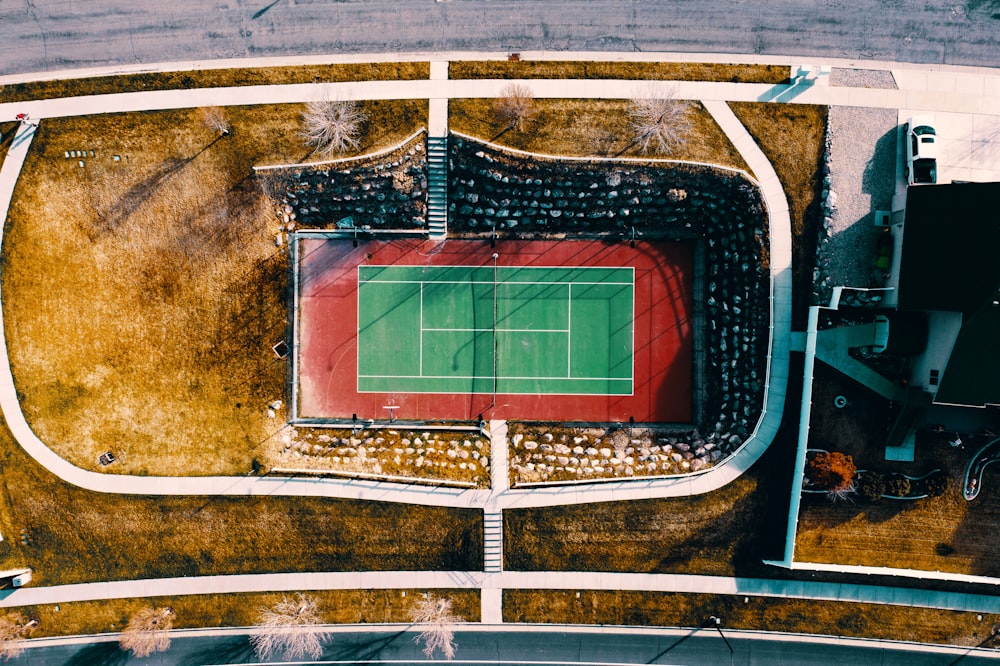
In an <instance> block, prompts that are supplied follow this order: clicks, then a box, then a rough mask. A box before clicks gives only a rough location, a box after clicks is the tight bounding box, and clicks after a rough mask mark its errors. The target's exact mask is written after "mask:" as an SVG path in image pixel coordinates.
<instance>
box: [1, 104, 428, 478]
mask: <svg viewBox="0 0 1000 666" xmlns="http://www.w3.org/2000/svg"><path fill="white" fill-rule="evenodd" d="M426 107H427V105H426V102H373V103H370V104H366V105H365V108H366V111H367V112H368V113H369V115H370V121H369V125H368V129H367V131H366V134H365V136H364V139H363V145H362V146H361V147H360V148H359V151H361V152H370V151H371V150H373V149H374V148H377V147H379V146H385V145H392V144H394V143H396V142H398V141H399V140H401V139H402V138H404V137H406V136H408V135H409V134H411V133H412V132H413V131H415V130H416V129H418V128H419V127H420V126H422V125H425V124H426ZM300 112H301V107H300V106H298V105H287V106H285V105H283V106H258V107H234V108H229V109H226V111H225V113H226V115H227V116H228V118H229V120H230V123H231V125H232V132H231V134H230V135H228V136H224V137H220V136H219V135H218V134H217V133H216V132H213V131H211V130H209V129H207V128H205V127H202V126H201V125H199V124H198V121H197V115H196V113H195V112H194V111H193V110H181V111H165V112H149V113H137V114H121V115H108V116H87V117H82V118H67V119H60V120H47V121H44V122H43V123H42V124H41V127H40V128H39V130H38V134H37V136H36V138H35V143H34V145H33V146H32V149H31V152H30V153H29V155H28V159H27V161H26V163H25V167H24V171H23V172H22V176H21V179H20V181H19V186H18V188H17V190H16V191H15V194H14V201H13V203H12V206H11V209H10V216H9V221H8V226H7V229H6V233H5V238H4V244H3V262H4V272H3V277H2V279H3V283H2V285H3V297H4V301H3V307H4V318H5V324H6V334H7V340H8V346H9V351H10V356H11V364H12V368H13V371H14V379H15V382H16V385H17V388H18V391H19V392H20V397H21V400H22V407H23V409H24V411H25V414H26V416H27V418H28V421H29V423H31V425H32V427H33V428H34V429H35V432H36V433H37V434H38V435H39V436H40V437H41V438H42V440H43V441H45V442H46V443H47V444H48V445H49V446H51V447H52V448H53V449H54V450H55V451H56V452H57V453H59V454H60V455H62V456H63V457H65V458H67V459H68V460H70V461H72V462H73V463H75V464H77V465H80V466H82V467H87V468H96V467H97V456H98V455H99V454H100V453H102V452H104V451H107V450H112V451H114V452H115V453H116V455H117V457H118V461H119V462H117V463H115V464H114V465H113V466H112V467H110V468H108V470H107V471H110V472H118V473H133V474H143V473H146V474H195V475H198V474H233V473H246V472H248V471H249V470H250V469H251V465H252V460H253V459H254V458H255V457H257V456H258V454H259V447H260V446H261V445H262V443H263V442H264V441H265V440H266V439H267V438H268V437H269V436H271V435H272V434H273V433H274V432H275V431H276V430H277V429H278V428H279V427H280V418H279V419H275V420H271V419H267V418H266V416H265V413H266V409H267V405H268V403H270V402H271V401H273V400H276V399H281V398H282V397H283V396H284V381H285V376H284V373H285V368H284V364H283V362H281V361H280V360H279V359H277V358H276V357H275V355H274V353H273V352H272V351H271V345H273V344H274V343H275V342H277V341H278V340H280V339H282V338H283V337H284V335H285V318H286V302H285V295H284V294H285V284H286V277H287V268H286V267H287V261H286V258H285V255H284V253H283V250H282V248H276V247H275V236H276V235H277V233H278V224H279V219H278V218H277V217H276V216H275V213H274V207H273V203H272V202H271V201H270V200H269V199H268V198H267V196H265V194H264V193H263V192H262V187H261V183H259V182H258V181H257V179H256V178H255V177H254V176H253V175H252V171H251V166H252V165H254V164H257V163H262V162H264V163H268V162H287V161H299V160H301V159H303V158H306V157H308V156H309V153H310V151H309V149H308V148H306V147H305V146H304V145H303V144H302V143H301V139H299V137H298V135H297V132H298V127H299V115H300ZM151 137H156V139H155V140H152V139H151ZM77 149H85V150H91V149H92V150H94V152H95V157H93V158H88V159H87V160H85V163H86V166H85V167H84V168H80V167H79V166H78V164H77V160H76V159H66V158H65V157H64V152H65V151H67V150H77ZM114 156H118V157H119V158H120V159H119V160H115V159H114ZM53 367H58V368H59V373H58V374H53V372H52V368H53ZM279 417H280V414H279Z"/></svg>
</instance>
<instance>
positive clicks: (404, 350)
mask: <svg viewBox="0 0 1000 666" xmlns="http://www.w3.org/2000/svg"><path fill="white" fill-rule="evenodd" d="M358 271H359V276H358V300H359V306H358V307H359V313H358V318H359V321H358V331H359V332H358V349H359V358H358V390H359V391H387V392H403V393H510V394H546V393H555V394H567V393H585V394H595V395H630V394H631V393H632V311H633V307H634V306H633V289H634V285H633V279H634V278H633V271H632V269H630V268H597V267H587V268H543V267H508V266H501V267H499V268H493V267H488V266H487V267H483V266H370V265H369V266H359V268H358Z"/></svg>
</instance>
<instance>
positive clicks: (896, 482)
mask: <svg viewBox="0 0 1000 666" xmlns="http://www.w3.org/2000/svg"><path fill="white" fill-rule="evenodd" d="M885 490H886V494H887V495H892V496H893V497H906V496H907V495H909V494H910V480H909V479H908V478H906V477H905V476H902V475H900V474H894V475H892V476H890V477H889V478H887V479H886V480H885Z"/></svg>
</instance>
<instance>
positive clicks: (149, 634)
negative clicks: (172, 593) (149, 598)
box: [118, 607, 174, 659]
mask: <svg viewBox="0 0 1000 666" xmlns="http://www.w3.org/2000/svg"><path fill="white" fill-rule="evenodd" d="M173 624H174V611H173V609H172V608H169V607H163V608H143V609H142V610H140V611H138V612H136V613H135V614H133V615H132V617H131V618H129V621H128V626H127V627H125V630H124V631H122V635H121V637H120V638H119V639H118V644H119V645H120V646H121V648H122V649H123V650H130V651H131V652H132V654H134V655H135V656H136V657H139V658H140V659H142V658H144V657H148V656H149V655H151V654H153V653H154V652H163V651H164V650H166V649H167V648H168V647H170V634H169V631H170V629H171V627H172V626H173Z"/></svg>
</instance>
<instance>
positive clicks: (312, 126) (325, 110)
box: [301, 100, 368, 157]
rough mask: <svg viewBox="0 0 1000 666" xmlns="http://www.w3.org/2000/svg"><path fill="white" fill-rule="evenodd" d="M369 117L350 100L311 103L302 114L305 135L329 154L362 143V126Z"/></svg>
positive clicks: (321, 151)
mask: <svg viewBox="0 0 1000 666" xmlns="http://www.w3.org/2000/svg"><path fill="white" fill-rule="evenodd" d="M367 119H368V116H367V115H365V113H364V112H362V111H361V107H359V106H358V103H357V102H355V101H351V100H340V101H321V102H309V103H308V104H306V110H305V112H304V113H303V114H302V131H301V133H302V138H303V139H305V142H306V143H307V144H309V145H310V146H312V147H313V148H315V149H316V152H318V153H319V154H320V155H322V156H324V157H328V156H330V155H333V154H336V153H343V152H345V151H347V150H353V149H355V148H357V147H358V146H360V145H361V140H360V136H361V126H362V124H364V122H365V121H366V120H367Z"/></svg>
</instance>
